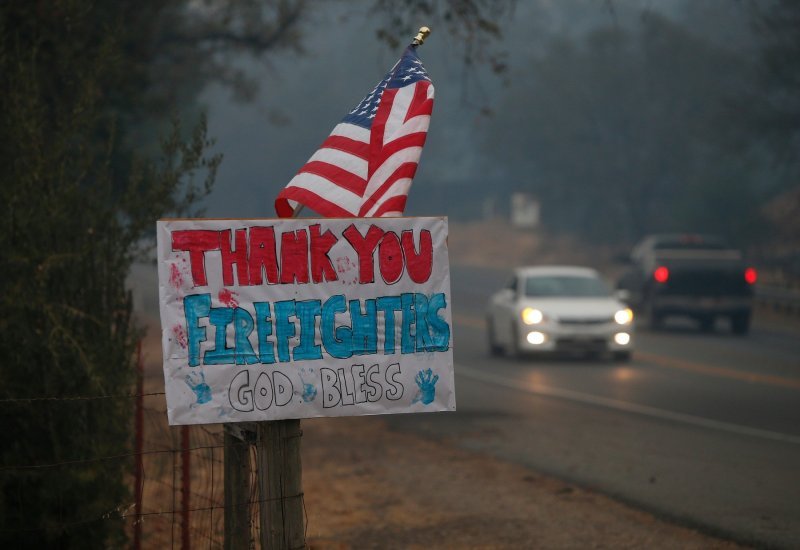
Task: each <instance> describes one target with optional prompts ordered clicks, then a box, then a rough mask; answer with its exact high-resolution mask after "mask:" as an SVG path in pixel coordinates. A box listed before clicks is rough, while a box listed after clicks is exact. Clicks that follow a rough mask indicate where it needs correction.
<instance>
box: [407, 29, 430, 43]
mask: <svg viewBox="0 0 800 550" xmlns="http://www.w3.org/2000/svg"><path fill="white" fill-rule="evenodd" d="M430 33H431V30H430V29H429V28H428V27H420V28H419V32H418V33H417V36H415V37H414V40H412V41H411V45H412V46H421V45H422V44H423V42H425V39H426V38H428V35H429V34H430Z"/></svg>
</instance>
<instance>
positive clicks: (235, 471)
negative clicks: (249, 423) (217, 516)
mask: <svg viewBox="0 0 800 550" xmlns="http://www.w3.org/2000/svg"><path fill="white" fill-rule="evenodd" d="M224 452H225V458H224V461H225V464H224V468H225V542H224V548H225V550H238V549H239V548H250V474H251V469H250V442H249V441H248V432H247V431H246V430H245V429H243V428H241V427H240V426H239V425H238V424H228V425H226V426H225V448H224Z"/></svg>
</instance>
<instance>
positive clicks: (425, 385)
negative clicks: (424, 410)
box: [411, 369, 439, 405]
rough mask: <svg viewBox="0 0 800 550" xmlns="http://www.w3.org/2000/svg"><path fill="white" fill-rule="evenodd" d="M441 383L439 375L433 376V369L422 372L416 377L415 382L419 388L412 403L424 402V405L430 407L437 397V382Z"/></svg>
mask: <svg viewBox="0 0 800 550" xmlns="http://www.w3.org/2000/svg"><path fill="white" fill-rule="evenodd" d="M438 381H439V375H438V374H433V372H432V371H431V369H427V370H421V371H419V372H418V373H417V376H415V377H414V382H416V383H417V386H419V391H418V392H417V395H415V396H414V400H413V401H411V402H412V403H416V402H418V401H422V404H423V405H430V404H431V403H433V399H434V398H435V397H436V382H438Z"/></svg>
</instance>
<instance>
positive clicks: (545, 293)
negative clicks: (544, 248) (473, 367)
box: [487, 266, 633, 361]
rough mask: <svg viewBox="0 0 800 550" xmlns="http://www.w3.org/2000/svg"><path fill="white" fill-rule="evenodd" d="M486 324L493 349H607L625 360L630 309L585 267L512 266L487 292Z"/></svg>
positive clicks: (630, 345)
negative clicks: (502, 282)
mask: <svg viewBox="0 0 800 550" xmlns="http://www.w3.org/2000/svg"><path fill="white" fill-rule="evenodd" d="M487 324H488V327H487V328H488V331H489V348H490V351H491V352H492V353H493V354H499V353H501V352H505V353H506V354H507V355H511V356H519V355H522V354H527V353H536V352H553V351H571V352H585V353H588V354H591V355H597V354H600V353H610V354H611V355H612V357H613V358H614V359H616V360H618V361H627V360H629V359H630V358H631V352H632V350H633V312H632V311H631V309H630V308H629V307H627V306H626V305H625V304H624V303H623V302H622V301H621V300H620V299H619V298H618V297H617V296H616V295H615V294H614V293H613V292H612V290H611V288H610V287H609V286H608V285H607V284H606V282H605V281H604V280H603V279H602V278H601V277H600V275H599V274H598V273H597V271H595V270H594V269H590V268H586V267H569V266H540V267H520V268H517V269H515V270H514V274H513V277H512V279H511V282H510V283H509V284H508V285H506V287H505V288H503V289H502V290H500V291H498V292H496V293H495V294H494V295H493V296H492V297H491V299H490V301H489V307H488V311H487Z"/></svg>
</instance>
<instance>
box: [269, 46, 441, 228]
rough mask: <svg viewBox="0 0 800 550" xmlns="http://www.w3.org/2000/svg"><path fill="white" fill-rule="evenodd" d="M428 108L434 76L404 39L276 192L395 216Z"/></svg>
mask: <svg viewBox="0 0 800 550" xmlns="http://www.w3.org/2000/svg"><path fill="white" fill-rule="evenodd" d="M432 109H433V84H432V83H431V80H430V78H429V77H428V73H427V72H425V68H424V67H423V66H422V62H421V61H420V60H419V57H417V52H416V47H415V46H413V45H412V46H409V47H408V48H406V51H405V52H404V53H403V56H402V57H401V58H400V60H399V61H398V62H397V63H396V64H395V66H394V67H392V69H391V70H390V71H389V72H388V74H387V75H386V76H385V77H384V78H383V80H381V81H380V82H379V83H378V84H377V85H376V86H375V87H374V88H373V89H372V91H371V92H370V93H369V94H367V96H366V97H365V98H364V99H362V100H361V103H359V104H358V105H357V106H356V108H355V109H353V110H352V111H350V112H349V113H348V114H347V116H345V117H344V118H343V119H342V121H341V122H340V123H339V124H338V125H337V126H336V127H335V128H334V129H333V132H331V134H330V136H328V139H326V140H325V142H324V143H323V144H322V146H321V147H320V148H319V149H318V150H317V152H316V153H314V155H313V156H312V157H311V158H310V159H309V160H308V162H306V164H305V165H304V166H303V167H302V168H301V169H300V171H299V172H298V173H297V175H296V176H295V177H294V178H292V180H291V181H290V182H289V184H288V185H287V186H286V188H285V189H284V190H283V191H281V193H280V194H279V195H278V198H277V199H276V200H275V210H276V211H277V213H278V215H279V216H280V217H283V218H285V217H290V216H292V214H293V212H294V210H295V208H297V205H298V204H301V205H303V206H307V207H308V208H310V209H312V210H314V211H315V212H316V213H318V214H320V215H321V216H324V217H381V216H400V215H402V213H403V209H404V208H405V206H406V199H407V197H408V191H409V189H410V188H411V180H412V179H413V178H414V174H415V173H416V171H417V165H418V163H419V157H420V154H421V153H422V146H423V145H424V144H425V137H426V136H427V133H428V124H429V122H430V116H431V111H432Z"/></svg>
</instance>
